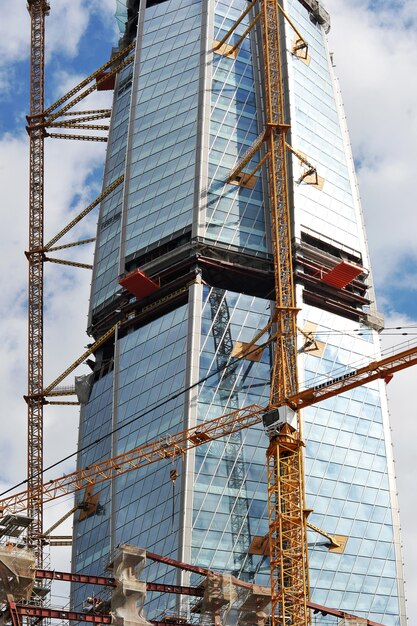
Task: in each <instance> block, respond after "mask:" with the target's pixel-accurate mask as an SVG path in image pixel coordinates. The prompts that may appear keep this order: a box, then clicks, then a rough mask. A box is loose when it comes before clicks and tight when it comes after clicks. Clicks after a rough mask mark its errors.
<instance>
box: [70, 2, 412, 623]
mask: <svg viewBox="0 0 417 626" xmlns="http://www.w3.org/2000/svg"><path fill="white" fill-rule="evenodd" d="M119 4H123V3H121V2H120V1H119ZM282 6H283V8H284V10H285V12H286V14H287V16H288V18H289V19H284V17H282V22H281V23H280V29H281V39H282V65H283V75H284V81H283V83H284V84H283V87H284V93H285V116H286V122H287V123H288V124H289V126H290V128H289V131H288V134H287V142H288V144H289V146H291V148H289V159H288V160H289V163H288V186H289V191H290V206H291V220H292V246H293V262H294V278H295V283H296V299H297V306H298V307H299V309H300V310H299V313H298V317H297V327H298V354H299V357H298V358H299V373H300V384H301V386H303V385H304V386H313V385H318V384H322V383H323V382H325V381H326V380H328V379H329V378H334V377H337V376H341V375H343V374H345V373H348V372H350V371H351V370H352V368H355V367H357V366H358V365H359V364H365V363H366V362H369V361H370V360H372V359H373V358H375V356H377V355H378V350H379V347H378V346H379V343H378V330H380V329H381V318H380V316H378V313H377V312H376V309H375V304H374V296H373V290H372V279H371V274H370V264H369V259H368V252H367V247H366V239H365V233H364V228H363V219H362V212H361V207H360V202H359V197H358V191H357V186H356V179H355V173H354V167H353V160H352V155H351V151H350V146H349V139H348V133H347V129H346V124H345V118H344V114H343V108H342V103H341V98H340V93H339V88H338V84H337V82H336V80H335V77H334V74H333V67H332V59H331V54H330V53H329V50H328V44H327V39H326V33H327V32H328V29H329V27H330V21H329V15H328V13H327V12H326V11H325V9H324V8H323V6H322V5H321V3H320V2H319V1H318V0H283V2H282ZM247 7H248V3H247V1H246V0H227V1H226V0H163V1H159V0H148V1H147V2H146V3H145V1H144V0H142V1H141V2H140V3H139V2H135V1H134V0H129V1H128V2H127V6H126V16H125V17H124V18H123V19H122V21H123V22H124V21H126V31H125V34H124V38H123V43H122V45H125V44H126V43H129V41H131V40H135V41H136V52H135V61H134V63H133V66H129V67H126V68H124V69H123V70H122V71H121V72H120V73H119V75H118V76H117V80H116V85H115V90H114V102H113V111H112V119H111V129H110V136H109V143H108V150H107V158H106V164H105V171H104V182H103V188H107V187H108V186H109V185H110V184H111V183H112V182H113V181H115V180H116V179H117V178H118V177H119V176H121V175H122V174H123V175H124V182H123V184H122V185H119V186H118V187H117V188H116V189H115V190H114V191H113V192H112V193H111V194H109V195H108V196H107V197H106V198H105V200H104V201H103V202H102V204H101V207H100V216H99V221H98V231H97V244H96V252H95V262H94V272H93V281H92V290H91V301H90V313H89V326H90V327H89V331H90V334H91V335H92V336H94V337H99V336H101V335H102V334H103V332H104V331H105V330H107V329H108V328H109V327H110V326H112V325H113V324H114V323H115V322H116V321H121V324H120V326H119V328H118V332H117V335H116V337H115V338H114V341H113V340H112V341H109V342H108V343H107V344H105V345H104V347H103V348H102V349H101V352H100V353H98V354H96V362H95V365H94V372H93V375H92V377H91V378H92V379H91V381H90V392H89V398H88V400H87V401H86V402H85V403H84V404H83V406H82V410H81V421H80V440H79V456H78V464H79V467H84V466H86V465H89V464H91V463H92V462H94V461H98V460H100V459H105V458H107V457H110V456H114V455H116V454H120V453H122V452H124V451H126V450H129V449H131V448H133V447H135V446H138V445H140V444H141V443H145V442H147V441H150V440H152V439H155V438H157V437H161V436H165V435H169V433H175V432H178V431H181V430H184V429H186V428H189V427H191V426H194V425H196V424H198V423H200V422H203V421H205V420H207V419H211V418H213V417H216V416H220V415H222V414H224V413H226V412H229V411H233V410H234V409H236V408H238V407H243V406H246V405H249V404H251V403H254V402H256V403H258V404H261V405H267V403H268V400H269V384H270V376H271V363H272V360H273V358H272V350H273V342H272V341H269V337H268V334H267V333H265V334H264V335H263V336H262V337H260V338H259V339H258V340H257V343H256V345H255V346H254V347H253V348H252V349H251V350H250V351H249V352H246V354H245V345H246V344H248V343H250V342H251V341H252V339H253V338H254V337H255V336H256V334H257V333H258V332H259V330H260V329H262V328H264V327H265V326H266V325H267V323H268V321H269V320H270V317H271V312H272V311H273V308H274V302H273V298H274V275H273V264H272V244H271V237H270V207H269V203H268V191H267V189H268V188H267V185H266V179H265V177H266V175H265V173H264V167H263V166H262V164H261V160H262V159H263V157H264V156H265V150H264V147H262V146H261V148H260V150H259V151H258V152H257V153H256V154H255V155H254V156H253V158H252V160H251V162H250V163H249V164H248V167H247V168H246V170H245V171H246V173H249V172H252V174H251V175H249V176H248V175H246V176H245V175H243V176H241V177H240V178H239V180H235V181H234V182H233V184H232V183H230V182H228V178H229V174H230V172H231V170H232V169H233V168H234V166H235V165H236V163H237V161H238V160H239V159H240V158H241V156H242V154H243V153H244V152H245V151H246V150H247V149H248V148H249V147H250V146H251V145H252V144H253V143H254V141H255V140H256V138H257V137H258V136H259V134H260V133H261V132H262V130H263V128H264V125H265V124H264V108H265V107H264V101H263V100H264V96H263V93H264V91H263V78H264V59H263V52H262V46H261V37H260V30H259V24H257V25H256V26H254V27H253V28H252V29H251V30H250V32H249V34H248V35H247V36H245V37H244V38H243V39H242V41H241V42H239V45H238V47H237V49H236V50H233V48H234V44H235V43H237V42H238V40H239V39H240V36H241V35H243V34H244V33H245V31H246V29H247V28H248V25H249V24H250V23H251V22H252V20H253V19H254V18H255V17H256V15H257V12H258V11H259V7H258V5H257V4H256V3H255V4H254V5H253V7H252V8H251V10H250V12H249V13H248V14H247V15H246V16H245V17H244V19H243V20H242V21H241V22H240V23H239V26H238V27H237V29H236V30H235V31H234V34H233V35H232V37H231V39H229V40H228V42H227V44H226V45H224V46H220V47H218V49H217V51H216V52H213V47H214V46H216V44H215V43H214V42H219V41H221V40H222V38H223V37H224V36H225V34H226V33H227V31H228V30H229V28H230V27H231V26H232V25H233V24H234V23H235V22H236V21H237V20H238V19H239V17H240V16H241V14H242V12H243V11H244V10H245V9H246V8H247ZM122 8H124V7H122ZM294 27H295V29H294ZM297 31H298V33H299V34H301V35H302V37H303V38H304V40H305V41H306V42H307V43H308V54H306V53H305V48H302V47H301V48H300V46H299V45H298V44H299V43H300V40H299V34H297ZM257 165H259V167H258V168H257V167H256V166H257ZM254 170H255V172H254ZM253 172H254V173H253ZM269 332H270V331H269ZM242 355H243V356H242ZM303 420H304V436H305V443H306V448H305V470H306V490H307V505H308V506H309V507H310V508H311V509H312V510H313V512H312V514H311V516H310V518H309V519H310V521H311V522H312V523H313V524H315V525H316V526H318V527H320V528H321V529H323V530H325V531H326V532H327V533H330V534H331V535H338V536H342V537H343V538H344V541H346V545H345V548H344V551H343V552H330V551H329V550H328V549H327V547H326V546H325V545H323V543H324V542H325V540H324V539H323V537H322V536H321V535H319V534H316V533H314V532H311V534H310V536H309V544H310V550H309V562H310V582H311V589H312V600H313V601H314V602H316V603H319V604H323V605H327V606H330V607H335V608H339V609H342V610H344V611H347V612H350V613H355V614H358V615H362V616H366V617H368V618H369V619H371V620H374V621H380V622H383V623H384V624H386V625H387V626H399V625H401V626H405V623H406V622H405V620H406V618H405V599H404V588H403V573H402V563H401V554H400V538H399V522H398V510H397V501H396V496H395V485H394V473H393V459H392V451H391V442H390V434H389V426H388V421H387V420H388V417H387V406H386V397H385V391H384V383H383V382H374V383H370V384H368V385H365V386H363V387H359V388H356V389H355V390H353V391H350V392H346V393H343V394H341V395H339V396H336V397H334V398H332V399H330V400H327V401H324V402H322V403H321V404H320V405H316V406H315V407H311V408H309V409H306V410H304V414H303ZM106 434H108V436H107V437H105V435H106ZM97 439H99V440H100V442H99V443H98V444H97V445H95V446H89V447H86V446H87V445H88V444H91V443H92V442H94V441H96V440H97ZM266 446H267V437H266V435H265V434H264V432H263V428H262V427H261V426H259V427H253V428H251V429H247V430H244V431H242V432H241V433H239V434H234V435H232V436H230V437H229V439H228V440H225V441H223V440H219V441H216V442H211V443H208V444H204V445H202V446H200V447H198V448H196V449H194V450H193V451H191V452H189V454H188V455H187V456H186V457H185V458H182V459H179V460H177V461H175V463H172V462H171V461H168V460H164V461H161V462H159V463H157V464H153V465H149V466H147V467H144V468H142V469H141V470H137V471H135V472H131V473H128V474H125V475H123V476H120V477H119V478H117V479H114V480H113V481H112V482H111V484H110V483H109V484H106V486H105V487H103V488H102V489H101V491H100V492H99V495H98V503H99V506H98V507H97V508H96V509H95V512H94V514H93V515H90V516H88V515H85V514H83V515H81V516H80V518H79V519H77V520H76V523H75V527H74V548H73V569H74V570H75V571H78V572H82V571H88V572H97V573H99V572H100V573H101V572H102V571H103V569H104V566H105V565H106V563H107V562H108V561H109V559H110V555H111V553H112V551H113V549H114V548H115V547H116V546H117V545H118V544H121V543H133V544H135V545H137V546H140V547H144V548H146V549H149V550H152V551H154V552H157V553H159V554H161V555H166V556H171V557H173V558H175V559H179V560H181V561H185V562H190V563H194V564H198V565H201V566H205V567H210V568H213V569H216V570H220V571H226V572H231V573H233V574H234V575H235V576H239V577H241V578H243V579H244V580H249V581H256V582H258V583H260V584H268V578H269V573H268V559H267V557H265V556H264V555H263V554H259V550H258V551H257V550H255V549H254V548H253V546H254V538H255V537H263V536H265V535H266V534H267V532H268V522H267V517H268V516H267V489H266V464H265V450H266ZM255 543H256V542H255ZM257 552H258V553H257ZM175 576H176V575H175ZM151 577H152V579H153V580H155V581H165V582H178V580H177V579H176V578H174V574H172V570H171V569H169V568H167V567H166V566H165V565H163V564H158V565H155V566H154V567H153V570H152V573H151ZM178 577H179V581H180V582H183V583H185V584H186V583H187V580H188V579H187V574H185V573H180V574H178ZM86 594H87V591H86V590H80V591H78V592H77V593H75V594H74V599H75V602H76V603H79V604H81V603H82V600H83V599H85V595H86ZM169 608H170V605H169V604H168V600H166V598H164V597H162V598H161V597H160V596H158V595H157V594H153V595H151V596H150V601H149V603H148V615H149V617H151V618H152V617H153V616H159V617H160V616H161V615H163V614H164V611H166V610H168V609H169ZM321 619H322V621H323V623H326V622H325V620H326V618H324V617H322V618H321Z"/></svg>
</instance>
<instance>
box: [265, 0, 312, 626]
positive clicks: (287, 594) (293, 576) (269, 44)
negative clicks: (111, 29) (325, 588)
mask: <svg viewBox="0 0 417 626" xmlns="http://www.w3.org/2000/svg"><path fill="white" fill-rule="evenodd" d="M261 12H262V38H263V52H264V64H265V74H264V81H265V107H266V125H267V129H268V133H267V137H268V139H267V141H268V144H269V146H268V151H269V153H270V158H269V161H268V182H269V201H270V208H271V225H272V242H273V252H274V273H275V299H276V308H277V331H278V332H277V341H276V349H275V358H274V366H273V373H272V380H271V395H270V401H271V404H275V403H278V402H279V400H282V399H283V398H286V397H288V396H289V395H291V394H296V393H297V391H298V381H297V349H296V339H297V336H296V314H297V310H296V307H295V294H294V285H293V271H292V260H291V225H290V213H289V202H288V190H287V165H286V142H285V135H286V131H287V128H288V126H287V125H286V124H285V123H284V103H283V89H282V67H281V50H280V48H281V38H280V15H279V8H278V3H277V0H261ZM295 420H296V421H295V422H294V421H292V420H291V422H290V421H286V420H285V419H283V420H280V421H279V422H278V424H277V427H276V429H275V430H274V431H273V432H272V433H271V434H270V444H269V447H268V451H267V465H268V510H269V541H270V566H271V592H272V621H273V624H279V625H280V626H305V625H306V624H308V623H309V621H310V614H309V610H308V609H307V600H308V597H309V588H308V587H309V586H308V563H307V536H306V526H305V523H306V520H305V513H304V511H305V504H304V499H305V498H304V471H303V457H302V439H301V424H300V418H299V415H298V414H297V415H296V416H295Z"/></svg>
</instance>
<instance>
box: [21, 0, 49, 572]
mask: <svg viewBox="0 0 417 626" xmlns="http://www.w3.org/2000/svg"><path fill="white" fill-rule="evenodd" d="M28 11H29V13H30V21H31V53H30V114H29V118H28V121H29V126H30V127H31V128H30V130H29V138H30V148H29V150H30V152H29V249H28V252H27V253H26V256H27V258H28V262H29V294H28V395H27V404H28V458H27V471H28V515H29V516H30V517H32V518H33V522H32V524H31V525H30V526H29V529H28V546H29V547H30V548H32V549H33V550H34V551H35V556H36V564H37V566H38V567H39V566H42V540H41V535H42V469H43V461H42V456H43V455H42V453H43V252H42V250H43V230H44V224H43V216H44V129H43V128H42V126H39V125H37V124H38V123H39V122H41V121H42V113H43V110H44V68H45V58H44V54H45V16H46V15H47V13H48V11H49V5H48V4H47V2H46V1H45V0H29V2H28Z"/></svg>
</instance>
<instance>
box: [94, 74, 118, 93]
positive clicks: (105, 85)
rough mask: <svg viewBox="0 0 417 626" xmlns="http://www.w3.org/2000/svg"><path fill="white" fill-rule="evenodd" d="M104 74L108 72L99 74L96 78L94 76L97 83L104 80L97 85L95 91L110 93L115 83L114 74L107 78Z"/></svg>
mask: <svg viewBox="0 0 417 626" xmlns="http://www.w3.org/2000/svg"><path fill="white" fill-rule="evenodd" d="M106 74H108V72H101V74H98V76H96V82H97V83H98V81H99V80H101V79H102V78H103V79H104V80H103V82H102V83H100V84H98V85H97V91H111V90H112V89H114V85H115V83H116V76H115V74H112V76H109V77H108V78H106Z"/></svg>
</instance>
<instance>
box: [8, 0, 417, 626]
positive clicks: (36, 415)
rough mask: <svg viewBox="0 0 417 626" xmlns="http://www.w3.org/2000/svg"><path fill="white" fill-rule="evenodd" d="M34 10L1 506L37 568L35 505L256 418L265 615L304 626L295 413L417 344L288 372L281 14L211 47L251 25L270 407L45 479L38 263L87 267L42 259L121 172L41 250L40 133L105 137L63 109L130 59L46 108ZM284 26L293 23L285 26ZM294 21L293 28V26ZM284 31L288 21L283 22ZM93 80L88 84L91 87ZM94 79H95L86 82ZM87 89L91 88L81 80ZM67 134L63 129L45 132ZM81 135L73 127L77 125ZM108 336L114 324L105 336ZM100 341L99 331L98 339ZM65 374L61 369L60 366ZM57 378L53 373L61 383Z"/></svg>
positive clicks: (273, 11)
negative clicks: (306, 379)
mask: <svg viewBox="0 0 417 626" xmlns="http://www.w3.org/2000/svg"><path fill="white" fill-rule="evenodd" d="M28 9H29V13H30V17H31V33H32V34H31V95H30V115H29V117H28V133H29V137H30V205H29V213H30V218H29V249H28V251H27V253H26V254H27V257H28V261H29V305H28V311H29V349H28V359H29V367H28V394H27V397H26V399H27V404H28V490H27V491H25V492H23V493H20V494H17V495H13V496H10V497H8V498H5V499H3V500H1V501H0V507H1V508H2V509H3V511H7V512H18V511H22V510H23V509H27V511H28V515H29V516H30V517H31V518H32V519H33V522H32V524H31V526H30V529H29V534H28V547H30V548H32V549H33V550H34V551H35V555H36V564H37V566H38V567H41V566H42V532H43V530H42V506H43V501H46V500H51V499H53V498H56V497H59V496H61V495H64V494H68V493H73V492H75V491H78V490H80V489H84V488H86V487H91V486H92V485H97V484H99V483H101V482H103V481H105V480H108V479H109V478H112V477H115V476H118V475H120V474H123V473H125V472H129V471H131V470H133V469H136V468H138V467H141V466H143V465H146V464H148V463H152V462H155V461H158V460H160V459H170V458H173V457H176V456H178V455H183V454H184V453H186V452H187V450H189V449H191V448H193V447H196V446H199V445H201V444H204V443H206V442H208V441H211V440H213V439H218V438H221V437H224V436H226V435H234V434H235V433H238V432H239V431H240V430H242V429H244V428H247V427H250V426H251V425H253V424H257V423H259V422H260V421H262V419H263V420H264V424H265V426H266V429H267V432H268V435H269V439H270V442H269V447H268V450H267V466H268V504H269V549H270V564H271V599H272V611H271V613H272V620H273V625H274V626H275V625H276V626H306V625H307V624H309V623H310V610H309V606H310V605H311V603H310V605H309V584H308V559H307V530H306V526H307V519H306V507H305V495H304V469H303V455H302V447H303V441H302V425H301V420H300V417H299V411H300V410H301V409H302V408H304V407H306V406H309V405H311V404H314V403H315V402H319V401H320V400H321V399H324V398H326V397H329V396H332V395H336V394H338V393H341V392H343V391H347V390H348V389H352V388H354V387H356V386H358V385H362V384H364V383H366V382H369V381H371V380H375V379H377V378H385V377H386V376H387V375H389V374H391V373H393V372H395V371H398V370H400V369H403V368H405V367H409V366H410V365H413V364H415V363H416V362H417V348H413V349H410V350H408V351H404V352H402V353H399V354H398V355H395V356H394V357H388V358H387V359H383V360H381V361H378V362H375V363H372V364H370V365H369V366H366V367H363V368H360V369H358V370H352V372H351V373H349V374H348V375H345V376H344V377H341V378H338V379H334V380H333V381H329V383H325V384H323V385H319V386H317V387H313V388H310V389H307V390H305V391H302V392H299V390H298V378H297V330H296V315H297V308H296V303H295V294H294V285H293V268H292V260H291V259H292V251H291V225H290V215H289V202H288V192H287V179H288V175H287V166H286V151H287V149H288V148H290V147H289V146H288V144H287V143H286V135H287V131H288V129H289V126H288V125H287V124H286V123H285V118H284V104H283V90H282V64H281V58H280V49H281V39H280V29H281V21H282V20H283V19H284V18H285V19H289V18H288V16H286V14H285V13H284V11H283V9H282V7H281V6H280V4H279V3H278V2H277V0H253V1H252V2H251V3H250V4H249V5H248V7H247V9H245V11H244V12H243V14H242V16H241V17H240V18H239V20H237V22H236V23H235V24H234V26H232V28H231V29H230V30H229V32H228V33H227V34H226V36H225V37H224V38H223V39H222V41H220V42H215V44H214V48H213V50H214V52H217V53H219V54H225V55H228V54H232V53H234V52H235V51H236V49H237V47H238V46H239V43H240V41H241V40H242V39H243V38H244V37H246V36H247V34H248V33H249V32H250V31H251V29H253V28H254V27H255V25H258V26H257V28H258V32H260V34H261V37H262V43H263V65H264V72H263V82H264V102H265V117H264V129H263V131H262V132H261V134H260V135H259V137H258V138H257V139H256V141H255V142H254V144H253V145H252V146H251V147H250V148H249V149H248V150H247V151H246V153H245V154H244V155H243V156H242V158H241V159H240V161H239V162H238V163H237V165H236V166H235V168H234V169H233V171H232V172H231V173H230V175H229V179H228V182H231V183H232V182H233V183H236V182H237V183H238V184H244V183H245V181H247V180H248V179H250V178H251V176H253V175H254V174H255V172H256V171H257V170H259V169H260V168H261V167H263V166H265V168H266V174H267V178H268V185H269V197H268V203H269V209H270V216H271V225H272V247H273V260H274V275H275V313H274V316H273V320H274V324H275V329H274V332H275V337H276V339H275V350H274V363H273V371H272V379H271V394H270V404H269V406H268V407H261V406H259V405H251V406H249V407H245V408H243V409H239V408H238V409H237V410H235V411H233V412H232V413H229V414H227V415H223V416H221V417H219V418H217V419H216V420H211V421H209V422H206V423H204V424H201V425H199V426H197V427H195V428H192V429H190V430H187V431H183V432H182V433H179V434H178V435H170V436H168V437H167V438H164V439H159V440H157V441H154V442H149V443H147V444H146V445H144V446H141V447H139V448H136V449H135V450H132V451H129V452H127V453H125V454H122V455H119V456H117V457H114V458H112V459H108V460H107V461H103V462H101V463H97V464H95V465H91V466H90V467H88V468H85V469H82V470H80V471H77V472H74V473H72V474H69V475H67V476H64V477H62V478H58V479H56V480H51V481H48V482H47V483H45V484H42V471H43V466H42V449H43V426H42V424H43V406H44V404H45V401H46V400H45V397H46V395H56V389H55V393H54V388H55V387H56V384H57V381H54V383H53V384H52V385H49V386H48V387H47V388H46V389H45V388H44V385H43V265H44V262H45V261H53V262H56V263H63V264H64V265H75V266H77V267H84V268H87V267H88V268H90V267H91V266H87V265H85V264H79V263H72V262H69V261H63V260H59V259H52V258H49V257H47V256H46V253H47V252H51V251H54V250H58V249H62V248H63V247H71V246H73V245H79V244H84V243H90V242H91V241H93V240H92V239H89V240H85V241H81V242H76V243H74V244H67V245H66V246H65V245H64V246H55V244H56V242H57V241H58V240H59V239H60V238H61V237H62V236H63V235H64V234H66V233H67V232H68V231H69V230H70V229H71V228H72V227H73V226H74V225H75V224H76V223H77V222H78V221H79V220H80V219H82V217H83V216H84V215H86V214H87V213H88V212H89V211H90V210H91V209H92V208H94V207H95V206H97V204H98V203H99V202H100V200H101V199H103V198H104V197H105V196H106V195H107V194H108V193H110V191H112V190H113V189H114V188H115V186H117V185H119V184H121V183H122V181H123V177H121V178H120V179H118V180H117V181H115V183H113V184H112V186H111V187H109V188H108V189H107V190H105V191H104V192H103V194H101V196H100V197H99V198H98V199H97V200H96V201H95V202H94V203H92V205H90V206H89V207H87V209H86V210H85V211H83V213H82V214H80V216H79V217H78V218H76V219H75V220H73V221H72V222H71V223H70V224H69V225H68V226H67V227H65V228H64V229H62V230H61V231H60V232H59V233H58V234H57V235H56V236H55V237H54V238H53V239H51V241H50V242H49V243H48V244H46V245H44V241H43V218H44V158H43V157H44V139H45V137H48V136H49V137H56V138H62V139H79V140H83V141H85V140H93V141H106V137H104V136H98V135H97V134H93V135H86V134H85V132H86V131H87V130H88V131H106V130H108V127H107V126H102V125H97V124H96V121H97V120H102V119H104V118H106V117H109V115H110V111H109V110H95V111H83V112H80V111H71V108H72V107H73V106H74V105H76V104H78V103H79V102H80V101H81V100H82V99H83V98H85V97H86V96H88V94H89V93H91V92H92V91H93V90H94V89H96V88H98V87H99V86H100V85H103V83H104V82H105V81H108V80H109V78H111V77H112V76H114V75H115V74H116V73H117V72H118V71H120V69H122V68H123V67H125V66H126V65H128V64H129V63H131V62H132V60H133V55H129V53H130V51H131V50H132V48H133V44H132V45H130V46H129V47H128V48H126V49H125V50H122V51H121V52H119V53H118V54H116V55H115V56H113V58H112V59H111V61H109V62H108V63H106V64H105V65H103V66H102V67H101V68H99V70H97V71H96V72H94V73H93V74H91V75H90V76H89V77H88V78H87V79H85V80H84V81H82V82H81V83H80V84H79V85H77V86H76V87H75V88H74V89H72V90H71V91H70V92H68V94H66V95H65V96H63V97H62V98H60V99H59V100H57V101H56V102H55V103H54V104H53V105H51V106H50V107H48V108H47V109H45V108H44V40H45V16H46V15H47V14H48V12H49V5H48V2H47V1H46V0H28ZM249 12H252V13H251V15H252V16H254V17H253V19H252V22H251V24H250V26H249V27H248V28H247V29H246V30H245V33H244V34H243V35H242V36H241V38H240V39H239V41H238V42H237V43H236V44H235V45H234V46H233V47H231V46H228V44H227V40H228V39H229V38H230V36H231V35H232V34H233V32H234V30H235V28H236V26H237V25H238V24H239V23H240V22H241V21H242V19H243V18H244V17H245V16H246V15H247V14H248V13H249ZM290 24H291V22H290ZM291 25H292V24H291ZM292 26H293V25H292ZM296 33H297V37H298V39H297V41H296V46H295V49H294V50H295V52H294V53H297V54H298V55H299V54H300V53H302V52H303V51H304V52H305V53H306V50H307V44H306V43H305V42H304V40H303V39H302V37H301V35H300V33H298V31H296ZM92 81H93V84H92V85H91V84H90V83H91V82H92ZM94 81H95V82H94ZM89 84H90V86H89ZM51 128H59V129H66V131H67V132H66V133H62V132H59V133H56V132H50V131H48V129H51ZM75 130H77V131H81V134H74V131H75ZM259 151H261V153H262V157H261V159H260V161H259V162H258V164H257V165H256V167H255V169H254V170H253V171H252V173H251V174H246V173H244V172H243V170H244V168H245V167H246V166H247V165H248V164H250V162H251V160H252V159H253V157H254V156H255V154H256V153H257V152H259ZM110 334H112V331H110ZM106 339H107V337H106ZM68 371H70V370H66V373H68ZM64 377H65V376H62V377H60V380H62V379H63V378H64Z"/></svg>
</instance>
